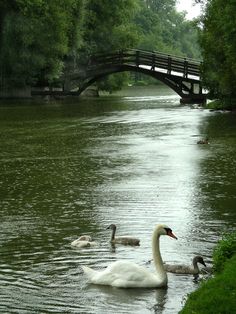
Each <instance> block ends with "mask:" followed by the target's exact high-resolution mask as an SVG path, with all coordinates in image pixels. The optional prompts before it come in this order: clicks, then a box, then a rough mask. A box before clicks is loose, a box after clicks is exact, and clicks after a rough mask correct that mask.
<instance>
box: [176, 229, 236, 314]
mask: <svg viewBox="0 0 236 314" xmlns="http://www.w3.org/2000/svg"><path fill="white" fill-rule="evenodd" d="M213 262H214V271H215V276H214V277H213V278H211V279H209V280H208V281H206V282H203V283H202V285H201V286H200V288H199V289H198V290H197V291H195V292H193V293H191V294H190V295H189V298H188V300H187V302H186V304H185V306H184V308H183V309H182V311H180V312H179V314H228V313H236V233H233V234H229V235H226V236H224V237H223V239H222V240H221V241H219V243H218V244H217V246H216V249H215V250H214V253H213Z"/></svg>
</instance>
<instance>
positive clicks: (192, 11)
mask: <svg viewBox="0 0 236 314" xmlns="http://www.w3.org/2000/svg"><path fill="white" fill-rule="evenodd" d="M193 4H194V1H193V0H177V5H176V7H177V11H187V15H186V18H187V19H189V20H192V19H193V18H195V17H197V16H199V15H200V9H201V6H200V5H199V4H197V5H193Z"/></svg>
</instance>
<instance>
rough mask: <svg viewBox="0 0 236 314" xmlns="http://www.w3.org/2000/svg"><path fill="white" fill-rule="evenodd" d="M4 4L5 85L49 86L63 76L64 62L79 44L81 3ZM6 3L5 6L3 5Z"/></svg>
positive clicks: (28, 0) (1, 56)
mask: <svg viewBox="0 0 236 314" xmlns="http://www.w3.org/2000/svg"><path fill="white" fill-rule="evenodd" d="M6 2H7V1H1V3H0V7H1V5H2V7H3V8H4V9H5V12H4V15H3V17H2V23H1V34H2V37H1V50H0V65H1V72H2V73H3V74H4V76H5V77H6V78H7V80H6V81H5V82H4V83H5V84H6V85H13V86H17V85H19V86H21V85H27V84H30V85H33V84H36V83H40V82H41V83H42V84H44V85H45V84H47V83H48V82H52V81H53V80H54V79H56V78H57V77H59V76H60V74H61V72H62V70H63V66H64V64H63V60H64V58H65V56H66V55H67V54H70V53H71V51H72V50H73V48H74V47H75V46H76V45H77V42H78V25H79V12H80V10H81V1H78V0H50V1H46V0H15V1H14V2H13V4H14V6H13V5H12V6H9V5H6ZM4 4H5V5H4Z"/></svg>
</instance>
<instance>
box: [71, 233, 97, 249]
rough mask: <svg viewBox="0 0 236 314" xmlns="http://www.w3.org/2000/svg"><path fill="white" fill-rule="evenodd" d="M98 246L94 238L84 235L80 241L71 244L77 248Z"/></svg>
mask: <svg viewBox="0 0 236 314" xmlns="http://www.w3.org/2000/svg"><path fill="white" fill-rule="evenodd" d="M96 245H97V242H94V241H93V240H92V237H90V236H89V235H82V236H80V237H79V238H78V239H76V240H74V241H72V242H71V246H75V247H77V248H84V247H91V246H96Z"/></svg>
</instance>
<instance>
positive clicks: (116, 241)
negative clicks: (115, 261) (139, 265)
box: [107, 224, 140, 245]
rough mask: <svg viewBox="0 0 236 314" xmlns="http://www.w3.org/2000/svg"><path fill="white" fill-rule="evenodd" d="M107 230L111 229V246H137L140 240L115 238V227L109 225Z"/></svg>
mask: <svg viewBox="0 0 236 314" xmlns="http://www.w3.org/2000/svg"><path fill="white" fill-rule="evenodd" d="M107 229H111V230H112V233H111V240H110V242H111V243H113V244H124V245H139V243H140V240H139V239H137V238H132V237H115V234H116V225H114V224H111V225H110V226H109V227H107Z"/></svg>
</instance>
